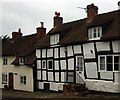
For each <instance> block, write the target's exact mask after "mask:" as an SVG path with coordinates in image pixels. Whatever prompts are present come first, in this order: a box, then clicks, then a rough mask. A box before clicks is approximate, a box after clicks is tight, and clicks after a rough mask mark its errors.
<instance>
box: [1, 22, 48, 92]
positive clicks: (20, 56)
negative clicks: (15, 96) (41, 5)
mask: <svg viewBox="0 0 120 100" xmlns="http://www.w3.org/2000/svg"><path fill="white" fill-rule="evenodd" d="M41 25H42V26H41V27H38V28H37V32H36V33H35V34H31V35H26V36H22V33H21V30H20V29H19V31H18V32H12V38H8V39H3V40H2V56H1V57H0V65H1V66H0V68H1V69H0V72H1V76H2V80H0V83H1V84H0V88H8V89H13V90H22V91H29V92H34V91H35V89H36V84H35V81H36V80H35V79H36V75H34V69H35V68H36V55H35V46H34V45H35V44H36V42H37V41H38V40H40V39H41V38H42V37H43V36H44V35H45V34H46V28H44V27H43V24H41ZM1 76H0V77H1Z"/></svg>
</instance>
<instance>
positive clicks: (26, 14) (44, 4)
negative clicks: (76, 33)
mask: <svg viewBox="0 0 120 100" xmlns="http://www.w3.org/2000/svg"><path fill="white" fill-rule="evenodd" d="M118 1H119V0H23V1H22V0H1V1H0V2H1V3H0V31H1V33H2V35H9V36H11V33H12V32H13V31H18V28H21V30H22V33H23V35H28V34H34V33H36V28H37V27H39V26H40V22H44V27H45V28H47V32H48V31H49V30H50V29H51V28H52V27H53V17H54V15H55V11H57V12H60V14H61V15H60V16H62V17H63V21H64V23H66V22H70V21H74V20H79V19H82V18H85V17H86V12H85V10H83V9H79V8H77V7H83V8H86V6H87V5H89V4H91V3H94V4H95V5H96V6H98V8H99V10H98V13H99V14H101V13H106V12H110V11H113V10H117V9H118V5H117V2H118ZM1 29H2V30H1Z"/></svg>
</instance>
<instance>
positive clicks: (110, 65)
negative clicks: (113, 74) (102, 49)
mask: <svg viewBox="0 0 120 100" xmlns="http://www.w3.org/2000/svg"><path fill="white" fill-rule="evenodd" d="M112 61H113V60H112V56H107V71H113V66H112Z"/></svg>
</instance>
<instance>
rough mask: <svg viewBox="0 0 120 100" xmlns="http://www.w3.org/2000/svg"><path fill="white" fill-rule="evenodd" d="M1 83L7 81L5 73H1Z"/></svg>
mask: <svg viewBox="0 0 120 100" xmlns="http://www.w3.org/2000/svg"><path fill="white" fill-rule="evenodd" d="M2 83H3V84H6V83H7V74H6V73H2Z"/></svg>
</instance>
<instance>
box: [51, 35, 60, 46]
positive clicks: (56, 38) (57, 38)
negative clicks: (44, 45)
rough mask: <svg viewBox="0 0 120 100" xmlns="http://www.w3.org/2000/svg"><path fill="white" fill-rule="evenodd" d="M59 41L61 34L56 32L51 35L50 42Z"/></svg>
mask: <svg viewBox="0 0 120 100" xmlns="http://www.w3.org/2000/svg"><path fill="white" fill-rule="evenodd" d="M58 42H59V34H54V35H51V36H50V44H51V45H52V44H57V43H58Z"/></svg>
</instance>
